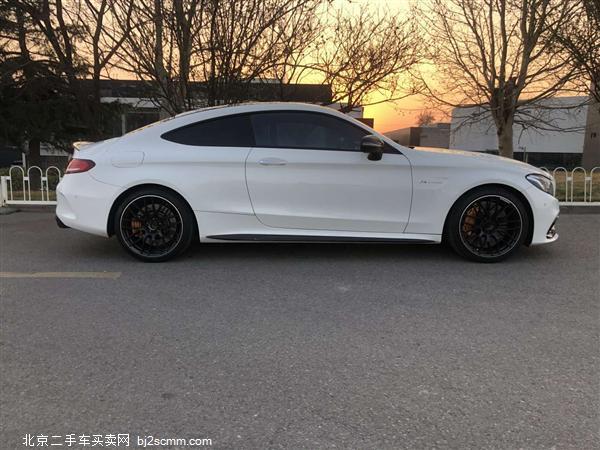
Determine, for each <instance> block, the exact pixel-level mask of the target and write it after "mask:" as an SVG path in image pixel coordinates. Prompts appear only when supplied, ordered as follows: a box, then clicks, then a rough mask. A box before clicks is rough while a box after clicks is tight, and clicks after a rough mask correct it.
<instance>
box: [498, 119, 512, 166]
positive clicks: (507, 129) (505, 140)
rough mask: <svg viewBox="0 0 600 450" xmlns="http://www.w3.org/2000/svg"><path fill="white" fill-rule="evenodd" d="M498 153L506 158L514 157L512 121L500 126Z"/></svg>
mask: <svg viewBox="0 0 600 450" xmlns="http://www.w3.org/2000/svg"><path fill="white" fill-rule="evenodd" d="M497 134H498V153H499V154H500V156H504V157H505V158H511V159H513V158H514V152H513V126H512V122H509V123H505V124H502V125H500V126H498V131H497Z"/></svg>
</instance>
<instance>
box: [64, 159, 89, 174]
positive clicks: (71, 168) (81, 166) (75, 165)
mask: <svg viewBox="0 0 600 450" xmlns="http://www.w3.org/2000/svg"><path fill="white" fill-rule="evenodd" d="M95 165H96V163H95V162H94V161H91V160H89V159H77V158H73V159H72V160H71V161H70V162H69V165H68V166H67V170H66V171H65V174H68V173H81V172H87V171H88V170H90V169H91V168H92V167H94V166H95Z"/></svg>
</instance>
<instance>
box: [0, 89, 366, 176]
mask: <svg viewBox="0 0 600 450" xmlns="http://www.w3.org/2000/svg"><path fill="white" fill-rule="evenodd" d="M84 82H85V83H90V87H91V82H92V81H91V80H84ZM189 88H190V91H191V92H194V91H195V92H198V107H202V94H201V92H202V88H203V85H202V83H191V84H190V86H189ZM153 89H154V88H153V86H152V85H151V84H150V83H149V82H146V81H143V80H100V101H101V102H103V103H113V102H118V103H120V104H123V105H127V106H128V108H126V110H125V111H124V112H123V113H122V114H121V115H120V117H119V118H118V120H117V121H116V122H115V124H114V126H113V127H112V135H113V136H121V135H123V134H125V133H128V132H130V131H132V130H135V129H136V128H140V127H142V126H145V125H148V124H150V123H152V122H156V121H157V120H159V119H160V118H161V117H163V116H164V113H162V112H161V109H160V106H159V103H158V102H157V101H156V100H155V96H154V95H153ZM245 96H246V98H247V101H264V102H268V101H289V102H302V103H316V104H327V105H329V106H330V107H332V108H335V109H338V110H340V109H341V108H342V107H343V106H344V105H343V104H341V103H331V100H332V93H331V87H330V86H328V85H323V84H286V83H279V82H274V81H273V80H266V81H265V80H261V82H252V83H250V84H249V85H248V86H247V91H246V92H245ZM363 113H364V108H363V107H356V108H353V110H352V111H350V112H348V113H347V114H348V115H349V116H351V117H354V118H356V119H358V120H360V121H363V122H364V123H366V124H368V125H370V126H373V119H368V118H364V117H363ZM67 158H68V154H67V153H65V152H64V151H61V150H58V149H56V148H53V147H52V146H50V145H48V144H45V143H42V144H41V145H40V159H41V162H40V165H41V166H42V167H47V166H50V165H57V166H59V167H64V165H65V164H66V160H67ZM20 160H22V161H26V156H25V155H21V150H20V149H17V148H15V147H5V148H0V167H8V166H10V165H12V164H16V163H18V162H19V161H20ZM23 164H24V163H23Z"/></svg>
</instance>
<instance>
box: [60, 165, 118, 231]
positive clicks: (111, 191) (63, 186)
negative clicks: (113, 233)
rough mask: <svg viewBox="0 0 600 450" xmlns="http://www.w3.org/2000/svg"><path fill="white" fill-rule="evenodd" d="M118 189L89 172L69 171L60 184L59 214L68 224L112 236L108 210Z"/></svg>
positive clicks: (62, 221)
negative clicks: (108, 226)
mask: <svg viewBox="0 0 600 450" xmlns="http://www.w3.org/2000/svg"><path fill="white" fill-rule="evenodd" d="M118 191H119V188H118V187H117V186H112V185H109V184H106V183H102V182H100V181H97V180H95V179H94V178H92V177H91V176H90V175H89V174H88V173H87V172H86V173H74V174H69V175H66V176H65V177H63V179H62V180H61V181H60V183H59V184H58V186H57V188H56V218H57V220H58V221H60V222H61V223H62V224H63V225H64V226H65V227H68V228H74V229H76V230H80V231H85V232H87V233H92V234H97V235H99V236H108V234H107V231H106V224H107V223H108V214H109V212H110V208H111V206H112V202H113V200H114V199H115V198H116V196H117V195H118ZM59 226H60V225H59Z"/></svg>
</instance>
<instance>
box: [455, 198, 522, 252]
mask: <svg viewBox="0 0 600 450" xmlns="http://www.w3.org/2000/svg"><path fill="white" fill-rule="evenodd" d="M530 221H531V218H530V217H529V213H528V211H527V208H526V207H525V205H524V204H523V201H522V200H521V199H520V198H519V197H518V196H517V195H515V194H514V193H513V192H511V191H510V190H508V189H505V188H502V187H494V186H489V187H481V188H477V189H474V190H472V191H470V192H467V193H466V194H465V195H463V196H462V197H461V198H459V199H458V200H457V201H456V203H455V204H454V205H453V206H452V209H451V210H450V213H449V214H448V219H447V221H446V230H445V236H444V238H445V240H446V241H447V242H448V244H450V246H451V247H452V249H453V250H454V251H455V252H456V253H458V254H459V255H460V256H462V257H464V258H467V259H469V260H471V261H477V262H486V263H493V262H499V261H502V260H504V259H506V258H508V257H510V256H511V255H513V254H514V253H515V252H517V251H518V250H519V248H520V247H521V246H522V245H523V243H524V242H525V239H526V237H527V231H528V230H529V224H530Z"/></svg>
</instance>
